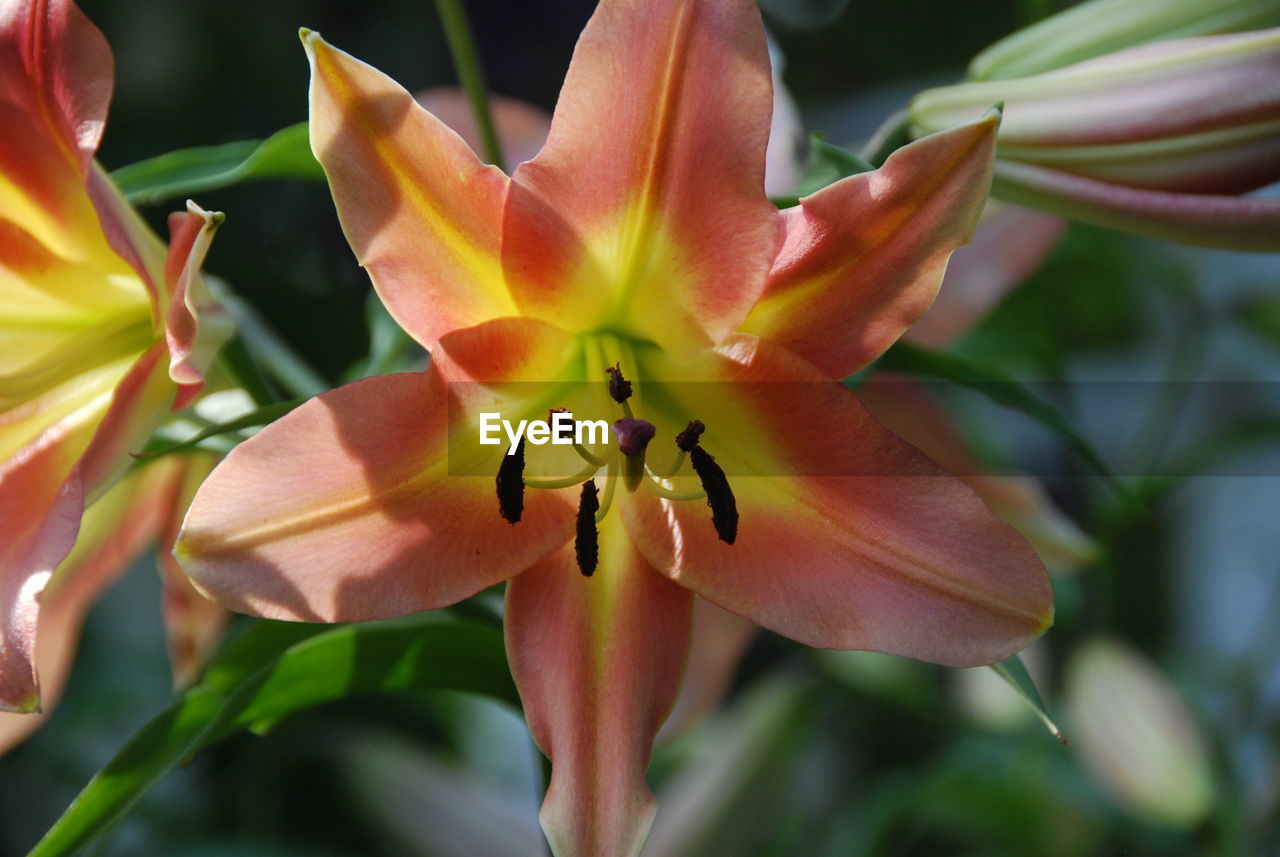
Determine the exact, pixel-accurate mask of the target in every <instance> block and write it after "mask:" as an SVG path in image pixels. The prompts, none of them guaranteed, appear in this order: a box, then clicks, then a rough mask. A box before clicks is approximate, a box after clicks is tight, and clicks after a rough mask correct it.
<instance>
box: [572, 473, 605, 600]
mask: <svg viewBox="0 0 1280 857" xmlns="http://www.w3.org/2000/svg"><path fill="white" fill-rule="evenodd" d="M598 511H600V492H599V490H598V489H597V488H596V483H595V480H594V479H588V480H587V481H586V482H583V483H582V495H581V497H580V498H579V500H578V529H577V535H575V536H574V539H573V552H574V555H575V556H576V557H577V558H578V570H579V571H581V572H582V576H583V577H590V576H591V575H593V574H595V571H596V566H597V565H598V564H599V563H600V533H599V531H598V530H597V529H596V512H598Z"/></svg>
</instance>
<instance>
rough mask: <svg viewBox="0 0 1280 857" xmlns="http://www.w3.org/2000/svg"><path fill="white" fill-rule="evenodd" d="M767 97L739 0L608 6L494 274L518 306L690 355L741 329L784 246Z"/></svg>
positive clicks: (574, 71)
mask: <svg viewBox="0 0 1280 857" xmlns="http://www.w3.org/2000/svg"><path fill="white" fill-rule="evenodd" d="M772 103H773V102H772V93H771V83H770V75H769V60H768V52H767V50H766V47H765V39H764V30H763V27H762V26H761V23H760V18H759V12H758V11H757V10H756V8H755V6H754V5H753V4H751V3H747V2H742V0H705V2H700V3H685V2H679V0H605V2H603V3H601V4H600V6H599V7H598V8H597V10H596V12H595V14H594V16H593V17H592V18H591V20H590V22H589V23H588V24H587V27H586V29H585V30H584V31H583V34H582V37H581V38H580V39H579V41H578V46H577V49H576V51H575V53H574V57H573V61H572V63H571V64H570V68H569V73H568V77H567V78H566V80H565V84H564V88H563V90H562V91H561V96H560V100H559V102H558V103H557V105H556V112H555V116H554V118H553V120H552V125H551V134H550V137H549V138H548V140H547V144H546V145H545V146H544V147H543V149H542V151H541V152H539V153H538V155H537V157H535V158H534V159H533V160H532V161H530V162H528V163H525V164H522V165H521V166H520V168H519V169H517V170H516V172H515V174H514V176H513V178H512V184H511V189H510V192H509V196H508V200H507V208H506V217H505V221H504V227H503V248H502V254H503V265H504V269H505V272H506V276H507V283H508V287H509V288H510V290H511V294H512V297H513V298H514V300H515V302H516V304H517V306H519V308H520V310H521V312H523V313H525V314H527V315H532V316H536V317H539V318H544V319H547V320H549V321H554V322H556V323H557V324H563V325H566V326H568V327H571V328H573V329H590V328H593V327H605V326H610V325H613V326H618V327H623V328H625V330H626V331H627V332H628V333H630V334H632V335H634V336H636V337H637V338H641V339H653V340H655V341H658V342H661V343H663V344H664V345H666V346H667V347H669V348H676V349H683V350H689V349H691V348H694V347H696V346H699V345H705V344H706V343H708V342H714V341H717V340H719V339H720V338H722V337H723V336H725V335H726V334H727V333H728V332H729V331H731V330H732V329H734V328H735V327H736V326H737V324H738V323H739V322H740V321H741V319H742V318H743V317H744V316H745V315H746V312H747V310H748V309H749V308H750V306H751V304H752V303H753V302H754V300H755V298H756V297H757V295H758V294H759V292H760V290H761V288H762V287H763V285H764V275H765V272H766V270H767V268H768V263H769V259H770V258H772V254H773V253H774V251H775V249H776V246H777V242H778V240H779V227H778V224H777V216H776V212H775V210H774V209H773V208H772V206H771V205H770V203H769V202H768V200H767V199H766V197H765V195H764V192H763V178H764V163H765V147H766V144H767V142H768V135H769V124H770V116H771V113H772Z"/></svg>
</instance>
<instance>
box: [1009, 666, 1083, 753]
mask: <svg viewBox="0 0 1280 857" xmlns="http://www.w3.org/2000/svg"><path fill="white" fill-rule="evenodd" d="M991 669H992V670H994V671H995V674H996V675H998V676H1000V678H1002V679H1004V680H1005V681H1007V682H1008V683H1009V686H1010V687H1012V688H1013V689H1014V691H1015V692H1016V693H1017V694H1018V696H1020V697H1021V698H1022V700H1023V701H1024V702H1026V703H1027V705H1029V706H1031V710H1032V711H1034V712H1035V713H1036V716H1037V717H1039V718H1040V721H1041V722H1042V723H1044V725H1045V727H1046V728H1047V729H1048V730H1049V734H1050V735H1052V736H1053V737H1054V738H1057V739H1058V740H1059V741H1061V742H1062V743H1063V744H1065V743H1067V738H1066V736H1065V735H1063V734H1062V730H1061V729H1059V728H1058V724H1057V723H1054V722H1053V718H1052V717H1050V716H1049V710H1048V708H1046V707H1045V704H1044V700H1043V699H1041V698H1040V692H1039V691H1038V690H1036V683H1035V682H1034V681H1032V680H1031V674H1030V673H1028V672H1027V668H1026V667H1025V666H1023V664H1022V660H1021V659H1020V658H1019V657H1018V656H1017V655H1014V656H1013V657H1011V658H1005V659H1004V660H1003V661H1001V662H1000V663H998V664H992V665H991Z"/></svg>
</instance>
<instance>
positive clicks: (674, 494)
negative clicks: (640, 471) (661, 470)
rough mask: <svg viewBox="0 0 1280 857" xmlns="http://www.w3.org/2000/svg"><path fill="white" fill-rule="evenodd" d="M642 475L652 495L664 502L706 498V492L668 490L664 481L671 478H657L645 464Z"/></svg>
mask: <svg viewBox="0 0 1280 857" xmlns="http://www.w3.org/2000/svg"><path fill="white" fill-rule="evenodd" d="M644 475H645V476H647V477H648V479H647V480H645V485H647V486H649V489H650V490H651V491H653V493H655V494H657V495H658V496H659V497H661V498H663V499H664V500H701V499H703V498H704V497H706V496H707V492H706V491H676V490H675V489H674V488H668V487H667V486H666V484H665V481H666V479H670V478H671V477H665V478H664V477H662V476H659V475H658V474H656V473H654V472H653V470H652V468H650V467H649V465H647V464H646V465H645V468H644Z"/></svg>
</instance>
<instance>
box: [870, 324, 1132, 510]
mask: <svg viewBox="0 0 1280 857" xmlns="http://www.w3.org/2000/svg"><path fill="white" fill-rule="evenodd" d="M876 367H877V368H878V369H883V370H887V371H890V372H901V373H903V374H906V375H915V376H920V377H925V378H936V379H938V380H941V381H949V382H951V383H953V384H957V385H959V386H961V387H965V388H967V389H970V390H975V391H977V392H979V393H982V394H983V395H985V396H986V397H987V398H989V399H991V400H992V401H993V402H996V403H997V404H1001V405H1005V406H1006V407H1010V408H1013V409H1015V410H1018V411H1021V412H1023V413H1024V414H1026V415H1028V416H1029V417H1031V418H1032V419H1034V420H1036V421H1037V422H1039V423H1040V424H1041V425H1044V426H1045V427H1047V428H1049V429H1050V430H1052V431H1053V432H1055V433H1056V434H1058V435H1059V436H1060V437H1061V438H1062V439H1063V440H1064V441H1066V443H1067V446H1068V447H1069V448H1070V449H1071V450H1072V451H1073V452H1074V453H1075V454H1076V455H1077V456H1078V457H1079V458H1080V459H1081V460H1083V461H1084V462H1085V463H1086V464H1087V465H1088V466H1089V467H1090V468H1092V469H1093V470H1094V471H1095V472H1096V473H1098V475H1100V476H1103V477H1104V478H1106V479H1107V480H1108V481H1109V482H1111V483H1112V484H1113V486H1115V487H1117V488H1118V487H1119V486H1118V484H1117V483H1115V477H1114V476H1113V475H1112V473H1111V470H1110V468H1108V467H1107V465H1106V463H1105V462H1104V461H1103V460H1102V458H1101V456H1099V455H1098V453H1097V452H1096V451H1095V450H1094V448H1093V446H1092V445H1091V444H1090V443H1089V442H1088V441H1087V440H1085V438H1084V436H1083V435H1081V434H1080V433H1079V432H1077V431H1076V430H1075V428H1074V427H1072V425H1071V424H1070V423H1069V422H1068V421H1067V419H1066V417H1064V416H1062V414H1060V413H1058V411H1057V410H1056V409H1055V408H1054V407H1053V406H1052V405H1050V404H1049V403H1048V402H1045V401H1044V400H1043V399H1041V398H1039V397H1038V396H1036V395H1035V394H1034V393H1033V392H1031V390H1029V389H1027V388H1026V387H1025V386H1024V385H1023V384H1020V383H1019V382H1017V381H1015V380H1014V379H1012V378H1010V377H1009V376H1007V375H1005V374H1004V373H1002V372H1000V371H999V370H996V369H992V368H991V367H988V366H978V365H976V364H973V363H970V362H968V361H966V360H964V359H962V358H960V357H957V356H955V355H954V354H946V353H943V352H940V351H930V350H928V349H925V348H921V347H920V346H918V345H912V344H911V343H908V342H901V341H900V342H898V343H897V344H895V345H894V346H893V347H892V348H890V349H889V350H888V351H887V352H885V354H884V356H883V357H881V358H880V360H879V361H878V362H877V363H876Z"/></svg>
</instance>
